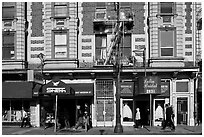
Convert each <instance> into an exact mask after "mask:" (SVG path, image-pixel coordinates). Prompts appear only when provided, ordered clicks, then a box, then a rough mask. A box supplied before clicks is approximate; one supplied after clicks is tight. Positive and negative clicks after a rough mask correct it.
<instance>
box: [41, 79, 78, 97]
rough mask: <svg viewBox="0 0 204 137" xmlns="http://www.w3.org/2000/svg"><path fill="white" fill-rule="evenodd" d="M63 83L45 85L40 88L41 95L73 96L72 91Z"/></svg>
mask: <svg viewBox="0 0 204 137" xmlns="http://www.w3.org/2000/svg"><path fill="white" fill-rule="evenodd" d="M70 89H71V88H70V87H69V86H68V85H67V84H66V83H64V82H62V81H58V82H54V81H50V82H49V83H47V84H46V85H44V86H43V87H42V94H68V95H73V94H75V93H74V92H73V90H70Z"/></svg>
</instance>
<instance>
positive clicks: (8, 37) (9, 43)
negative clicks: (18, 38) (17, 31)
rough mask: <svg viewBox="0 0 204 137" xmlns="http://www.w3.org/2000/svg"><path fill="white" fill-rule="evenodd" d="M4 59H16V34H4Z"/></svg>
mask: <svg viewBox="0 0 204 137" xmlns="http://www.w3.org/2000/svg"><path fill="white" fill-rule="evenodd" d="M2 43H3V46H2V59H3V60H12V59H15V48H14V34H13V33H10V34H3V35H2Z"/></svg>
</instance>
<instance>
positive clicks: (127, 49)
mask: <svg viewBox="0 0 204 137" xmlns="http://www.w3.org/2000/svg"><path fill="white" fill-rule="evenodd" d="M121 52H122V56H123V57H127V58H129V57H130V56H131V35H130V34H126V35H124V39H123V36H122V39H121Z"/></svg>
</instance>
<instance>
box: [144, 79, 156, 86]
mask: <svg viewBox="0 0 204 137" xmlns="http://www.w3.org/2000/svg"><path fill="white" fill-rule="evenodd" d="M144 88H157V83H156V81H154V80H152V79H149V80H148V79H145V81H144Z"/></svg>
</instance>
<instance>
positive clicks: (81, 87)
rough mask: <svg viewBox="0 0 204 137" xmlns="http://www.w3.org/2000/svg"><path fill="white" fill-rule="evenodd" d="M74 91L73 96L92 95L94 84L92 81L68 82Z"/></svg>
mask: <svg viewBox="0 0 204 137" xmlns="http://www.w3.org/2000/svg"><path fill="white" fill-rule="evenodd" d="M69 86H70V87H71V89H72V90H74V92H75V96H93V91H94V84H93V83H76V84H75V83H74V84H69Z"/></svg>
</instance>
